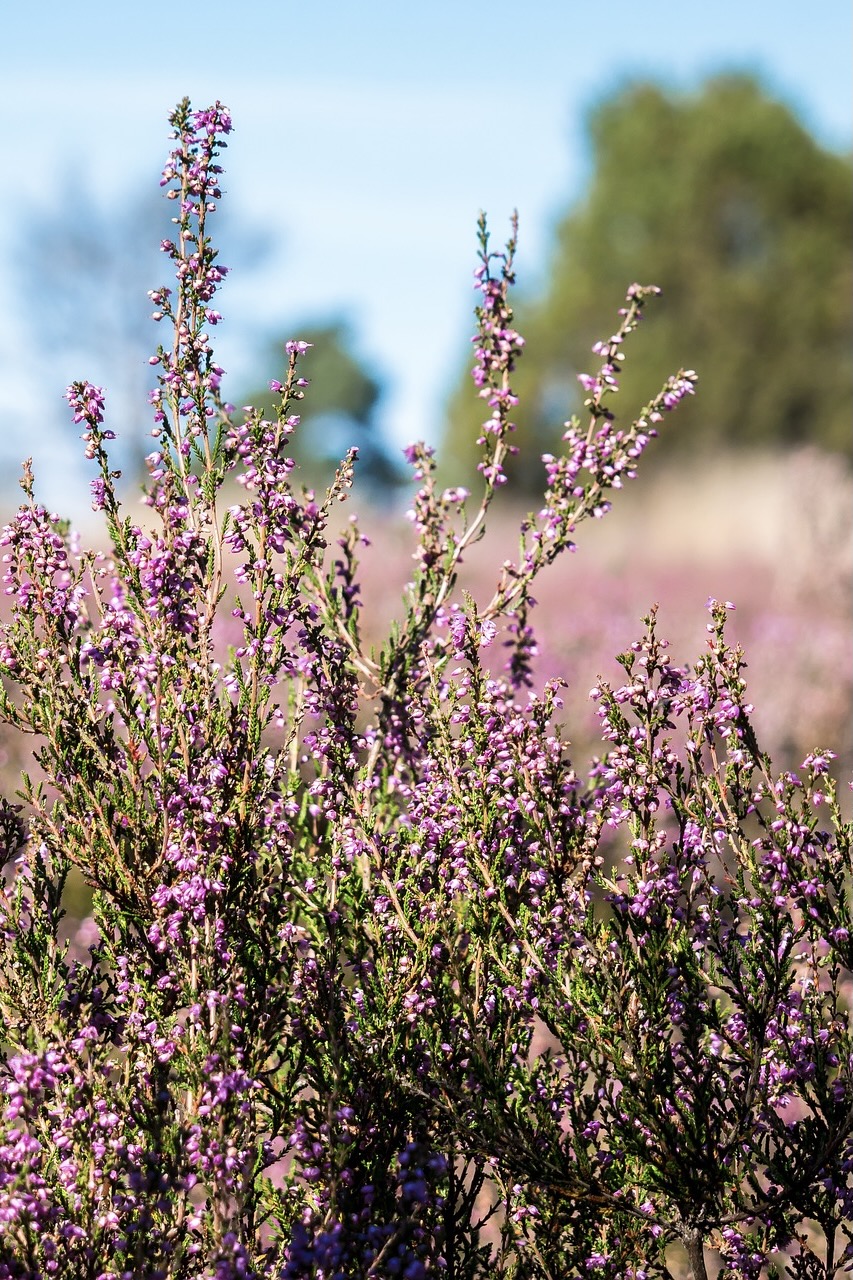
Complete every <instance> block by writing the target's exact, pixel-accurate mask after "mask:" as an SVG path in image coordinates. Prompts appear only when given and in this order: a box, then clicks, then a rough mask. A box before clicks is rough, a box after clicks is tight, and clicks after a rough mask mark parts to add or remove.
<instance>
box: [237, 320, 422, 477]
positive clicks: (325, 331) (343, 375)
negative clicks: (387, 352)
mask: <svg viewBox="0 0 853 1280" xmlns="http://www.w3.org/2000/svg"><path fill="white" fill-rule="evenodd" d="M293 334H294V336H296V337H298V338H299V339H301V340H302V341H304V342H309V343H310V344H311V349H310V350H309V351H307V352H306V353H305V355H304V356H303V357H302V360H301V363H300V369H301V372H302V376H303V377H305V378H307V379H308V380H309V382H310V386H309V387H308V388H307V390H306V394H305V399H304V400H303V401H302V403H301V405H300V408H299V416H300V419H301V421H300V425H299V428H298V430H297V431H296V432H295V433H294V435H293V436H292V437H291V449H290V452H291V455H292V456H293V457H294V458H295V459H296V460H297V462H298V463H299V467H300V474H299V477H298V478H299V479H301V480H302V482H303V483H305V484H306V485H308V486H310V487H314V488H324V487H325V486H326V485H327V484H328V483H329V481H330V480H331V476H332V469H333V468H334V466H335V464H336V463H337V462H339V461H340V459H341V458H342V457H343V455H344V454H345V453H346V451H347V449H348V448H350V446H351V445H356V446H357V447H358V451H359V468H358V470H359V478H360V485H362V486H366V487H367V488H368V489H373V490H374V495H375V494H376V492H377V491H380V492H381V491H382V490H385V489H387V488H389V487H390V486H392V485H394V484H397V483H399V482H400V481H401V480H402V478H403V473H402V469H401V467H400V466H399V465H398V464H397V462H396V461H395V460H394V458H393V457H392V456H391V454H390V452H389V451H388V448H387V446H386V445H385V442H384V441H383V440H382V438H381V436H380V434H379V431H378V428H377V425H376V416H375V414H376V407H377V405H378V403H379V401H380V399H381V397H382V385H381V383H380V381H379V380H378V379H377V377H376V375H375V374H374V373H373V372H371V371H369V370H368V369H366V368H365V366H364V365H363V364H362V363H361V361H360V360H359V358H358V357H357V355H356V354H355V352H354V350H353V339H352V334H351V332H350V329H349V326H348V325H347V324H346V323H345V322H344V321H342V320H333V321H330V322H328V323H326V324H323V325H308V326H297V328H296V329H294V330H293ZM285 363H286V356H285V354H284V339H282V340H280V341H276V342H274V343H273V344H272V345H271V347H270V351H269V355H268V356H267V358H266V360H265V362H264V365H263V368H264V369H265V370H266V371H268V375H269V376H275V377H280V376H281V373H282V369H283V367H284V365H285ZM239 403H240V404H244V403H245V404H251V405H254V406H255V408H257V409H262V410H263V412H264V414H265V415H266V416H268V417H270V416H274V415H275V411H276V405H277V403H278V397H277V396H276V395H275V394H274V393H273V392H271V391H270V390H269V382H267V383H266V384H265V385H264V386H263V387H261V388H259V389H256V390H254V391H249V392H248V393H247V394H246V395H245V396H244V397H243V396H241V398H240V401H239Z"/></svg>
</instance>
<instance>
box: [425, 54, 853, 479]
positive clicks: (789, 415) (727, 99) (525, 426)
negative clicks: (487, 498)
mask: <svg viewBox="0 0 853 1280" xmlns="http://www.w3.org/2000/svg"><path fill="white" fill-rule="evenodd" d="M589 137H590V144H591V148H592V168H593V176H592V181H591V184H590V186H589V189H588V191H587V193H586V195H585V196H584V198H583V199H582V201H581V202H580V203H579V204H577V205H575V206H574V207H573V208H572V209H570V211H569V212H568V214H567V215H566V216H565V217H564V218H563V220H562V221H561V223H560V224H559V226H558V228H557V234H556V244H555V247H554V252H553V258H552V263H551V267H550V270H549V271H548V275H547V282H546V286H545V289H544V292H543V293H542V294H541V296H538V297H531V298H529V299H528V301H527V304H526V306H525V305H524V304H520V305H519V306H518V308H517V311H518V322H519V327H520V328H521V329H522V331H523V332H524V333H525V334H526V337H527V345H526V348H525V357H524V359H523V360H522V361H521V364H520V365H519V369H518V372H517V374H516V376H515V390H516V393H517V395H518V396H519V400H520V405H519V408H518V410H517V413H516V416H517V424H518V432H517V436H516V443H518V444H519V445H520V446H521V449H520V457H519V458H518V459H517V460H516V462H515V463H514V464H513V463H512V462H510V463H509V464H508V466H507V472H508V474H509V475H511V477H512V479H513V480H514V482H515V483H516V484H519V485H520V486H521V487H523V488H524V490H525V491H526V492H535V491H537V490H538V488H539V487H540V485H541V476H542V467H541V463H540V462H539V460H538V459H539V455H541V454H542V453H543V452H546V451H553V452H557V445H558V441H559V438H560V424H561V423H562V422H563V420H564V419H565V418H567V417H568V416H569V415H570V414H571V413H573V412H576V411H577V409H578V406H579V404H580V401H581V399H582V392H581V390H580V388H579V386H578V383H577V374H578V373H582V372H589V371H590V369H591V357H590V354H589V348H590V346H591V344H592V343H593V341H595V340H596V339H600V338H606V336H607V333H608V332H609V330H608V328H607V326H608V324H609V319H608V316H607V311H606V304H605V303H603V301H602V300H603V299H606V298H607V297H608V296H611V295H612V294H613V293H614V291H616V292H619V291H620V290H621V289H623V288H624V284H625V281H626V280H631V279H653V280H655V281H656V282H658V283H659V284H660V285H661V287H662V290H663V299H662V303H661V305H660V307H659V312H658V317H657V321H656V323H655V325H654V326H653V328H652V329H651V330H650V331H648V332H645V333H641V334H640V335H639V336H638V338H637V339H636V340H635V343H634V352H633V360H632V364H631V369H630V372H628V373H626V375H625V381H624V388H625V390H626V391H627V392H628V393H629V394H630V395H631V396H632V397H636V398H638V399H640V400H642V399H644V398H647V396H648V394H649V392H650V391H651V390H652V389H653V388H654V386H655V385H657V384H658V383H659V382H660V374H661V371H662V370H663V369H664V367H665V364H666V352H668V351H672V350H673V348H674V347H677V348H678V349H679V350H681V351H683V352H684V353H685V356H686V357H687V358H688V359H689V360H690V362H691V363H692V364H693V365H694V366H695V367H696V369H697V370H698V372H699V374H700V376H701V374H702V371H703V370H713V378H707V379H705V381H704V388H703V395H702V397H701V402H695V403H691V404H688V405H686V406H685V407H684V411H683V417H682V420H681V422H680V426H679V430H678V432H676V433H674V435H673V437H672V441H671V445H672V447H673V448H678V447H679V444H680V445H681V447H683V448H690V449H691V450H694V449H695V448H696V447H697V445H699V446H714V445H717V444H722V443H725V444H727V445H734V446H740V445H746V446H750V447H756V446H757V447H760V446H765V445H777V444H779V445H793V444H795V443H800V442H812V443H815V444H818V445H821V446H823V447H825V448H828V449H831V450H845V451H846V450H847V449H848V447H849V437H850V431H849V419H850V402H851V390H853V358H851V348H850V329H851V305H850V283H851V274H853V265H852V264H853V255H851V246H850V224H851V212H853V200H851V186H850V163H849V159H848V158H847V157H842V156H839V155H835V154H832V153H830V152H827V151H825V150H822V149H821V148H820V147H819V146H818V144H817V143H816V142H815V140H814V139H813V138H812V137H811V136H810V135H809V134H808V132H807V131H806V130H805V129H804V128H803V127H802V125H801V124H800V123H799V122H798V121H797V120H796V119H795V117H794V116H793V115H792V114H791V112H790V111H789V110H788V108H787V107H785V106H783V105H782V104H780V103H778V102H775V101H773V100H772V99H771V98H769V97H768V96H767V94H766V93H765V92H764V90H763V89H762V88H761V87H760V86H759V85H758V84H757V83H756V82H755V81H753V80H751V79H749V78H747V77H742V76H726V77H721V78H718V79H715V80H711V81H709V82H708V83H707V84H706V85H705V86H704V87H703V88H702V89H701V91H700V92H698V93H696V94H694V95H691V96H680V95H675V94H672V93H670V92H668V91H666V90H665V89H663V88H661V87H659V86H656V85H652V84H639V85H634V86H632V87H629V88H627V89H624V90H623V91H621V92H620V93H619V94H618V95H617V96H615V97H613V98H611V99H609V100H607V101H606V102H604V103H602V104H601V105H599V106H598V107H597V108H596V109H595V110H594V111H593V113H592V115H591V117H590V121H589ZM484 416H485V415H484V414H483V412H482V406H481V405H480V404H479V403H478V401H477V400H476V398H475V396H474V393H473V391H472V388H471V383H470V379H469V377H468V375H467V371H466V376H465V380H464V386H460V387H459V389H458V390H457V392H456V394H455V396H454V398H453V401H452V404H451V409H450V425H449V429H448V433H447V437H446V441H445V448H444V451H443V452H444V458H443V460H444V461H445V462H446V463H447V464H448V466H449V465H450V463H451V462H452V463H453V464H454V473H455V474H456V473H457V472H456V470H455V469H456V468H458V466H459V464H462V465H463V466H465V467H466V468H467V470H468V472H469V474H470V472H471V471H472V470H473V467H474V465H475V463H476V458H475V456H474V455H475V449H474V446H473V443H469V442H472V441H473V438H474V435H475V434H476V426H477V424H478V422H479V421H480V419H481V418H482V417H484Z"/></svg>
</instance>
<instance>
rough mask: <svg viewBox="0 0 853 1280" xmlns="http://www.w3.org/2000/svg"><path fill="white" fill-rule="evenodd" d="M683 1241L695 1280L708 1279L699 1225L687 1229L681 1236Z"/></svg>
mask: <svg viewBox="0 0 853 1280" xmlns="http://www.w3.org/2000/svg"><path fill="white" fill-rule="evenodd" d="M681 1243H682V1244H683V1245H684V1248H685V1251H686V1253H687V1261H688V1262H689V1264H690V1274H691V1276H692V1277H693V1280H708V1272H707V1270H706V1268H705V1249H704V1244H703V1240H702V1233H701V1231H699V1229H698V1228H697V1227H692V1228H691V1229H690V1230H689V1231H685V1232H684V1234H683V1235H682V1237H681Z"/></svg>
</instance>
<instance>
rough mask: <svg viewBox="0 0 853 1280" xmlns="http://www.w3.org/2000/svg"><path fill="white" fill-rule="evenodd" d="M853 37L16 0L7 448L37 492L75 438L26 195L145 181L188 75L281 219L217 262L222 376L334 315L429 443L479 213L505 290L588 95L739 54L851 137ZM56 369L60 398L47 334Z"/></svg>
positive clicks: (509, 8)
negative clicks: (35, 289) (23, 315)
mask: <svg viewBox="0 0 853 1280" xmlns="http://www.w3.org/2000/svg"><path fill="white" fill-rule="evenodd" d="M852 35H853V8H851V6H850V5H849V3H848V2H847V0H843V2H842V0H825V2H824V3H823V4H821V5H813V6H805V5H803V4H802V0H799V2H797V3H795V2H794V0H776V2H775V3H772V4H771V3H769V0H768V2H767V3H764V2H761V3H758V2H753V3H748V2H746V0H740V2H739V3H734V2H733V0H715V3H714V4H713V5H704V4H703V5H699V4H695V3H694V4H687V3H684V0H680V2H677V0H645V3H642V4H638V3H627V0H613V3H611V4H609V5H607V6H591V5H583V6H581V5H577V4H573V3H571V2H570V0H563V3H556V2H555V0H542V2H540V3H536V0H527V3H526V4H524V5H523V6H522V5H515V4H510V3H507V2H506V0H493V2H492V3H490V4H476V5H475V4H471V3H467V2H466V0H433V2H432V3H430V4H429V5H411V4H405V3H401V2H400V0H396V2H394V3H390V2H388V0H380V2H379V3H361V4H356V3H353V2H350V3H345V2H343V0H326V2H324V0H314V2H313V3H307V4H306V3H302V4H298V5H297V4H293V3H290V2H289V0H279V2H278V3H267V2H254V3H253V2H252V0H244V3H243V4H242V5H239V6H238V5H233V4H225V3H221V0H208V2H207V3H205V4H204V5H196V6H194V5H192V4H191V3H184V4H183V5H175V4H174V3H168V4H167V3H163V2H162V0H147V3H146V4H145V5H125V4H116V3H115V0H111V2H110V3H97V4H95V3H86V0H81V2H78V3H76V4H74V5H69V4H67V3H55V0H48V2H47V3H44V2H43V3H40V4H38V5H36V4H30V5H24V4H12V3H11V2H10V3H9V4H8V6H7V8H6V11H5V13H4V19H3V42H2V43H3V48H2V52H0V108H2V118H3V120H4V130H3V135H2V141H0V146H2V148H3V151H4V153H5V154H4V156H3V173H4V187H5V199H4V200H3V201H2V205H0V252H2V253H3V255H4V256H5V262H4V263H3V271H2V273H0V290H2V292H0V413H2V417H3V428H4V429H3V435H4V447H3V454H4V455H5V456H6V457H7V458H9V459H10V460H11V459H14V460H15V465H16V464H17V458H18V456H19V455H23V454H24V453H28V452H33V453H34V455H35V457H36V462H37V465H41V467H42V471H43V472H44V478H45V480H46V482H47V487H48V488H49V489H50V491H51V497H52V496H53V494H54V493H56V494H58V495H61V496H66V495H64V493H63V486H64V478H65V477H64V475H61V474H60V470H61V469H60V467H59V466H57V463H60V464H62V467H64V465H65V461H66V460H67V459H69V458H71V457H72V456H73V451H74V449H75V447H76V446H75V442H74V437H73V433H72V432H71V431H70V429H69V435H68V436H67V437H65V439H64V442H62V441H61V440H60V439H59V438H58V437H57V434H56V432H55V431H53V430H52V429H48V427H47V425H46V422H45V410H44V404H45V403H46V402H47V401H46V400H45V396H44V394H43V393H41V392H39V390H38V388H36V387H35V386H34V384H33V379H34V377H35V366H34V365H33V364H32V362H31V361H29V360H28V358H27V350H26V342H25V341H23V339H22V336H21V334H22V330H21V326H20V325H19V324H18V323H17V322H16V318H15V308H16V305H17V304H16V301H15V296H14V294H13V292H12V285H11V278H12V272H11V266H12V265H13V264H11V263H10V256H11V254H12V253H13V252H14V244H15V242H16V236H19V235H20V234H21V225H20V224H21V216H22V215H21V211H22V209H24V208H26V207H27V205H28V203H31V202H39V203H42V202H44V203H49V202H50V200H51V199H52V198H54V193H57V194H58V192H59V190H60V179H61V178H62V177H63V175H65V174H67V173H68V172H69V171H71V170H75V171H77V172H78V173H79V174H80V177H81V179H82V180H83V181H85V182H87V183H90V184H91V185H92V186H93V187H94V188H95V189H96V190H97V191H98V192H99V193H100V195H101V196H102V198H103V199H104V200H107V199H109V200H113V201H114V202H115V205H116V207H117V208H118V207H120V203H121V200H122V198H123V197H125V196H126V195H130V194H133V193H137V192H139V191H140V190H142V189H143V188H144V184H146V183H148V184H149V185H150V186H151V187H152V188H153V187H155V186H156V183H157V177H158V173H159V167H160V165H161V163H162V158H163V156H164V154H165V151H166V148H167V145H168V144H167V132H168V130H167V126H166V124H165V118H166V116H167V114H168V111H169V110H170V108H171V106H172V105H173V104H174V102H175V101H176V100H177V99H179V98H180V97H182V96H183V95H184V94H189V95H190V97H191V98H192V99H193V101H194V102H196V103H197V104H198V105H202V104H206V103H207V102H209V101H212V100H214V99H216V98H218V99H220V100H221V101H223V102H225V103H226V104H227V105H228V106H229V107H230V108H231V111H232V113H233V116H234V120H235V133H234V135H233V138H232V141H231V145H230V146H229V150H228V152H227V156H226V165H227V170H228V173H227V178H226V183H225V185H226V190H227V193H228V199H229V200H230V201H231V202H232V204H233V206H234V207H235V210H236V211H237V212H238V213H240V214H244V215H245V216H246V217H247V218H250V219H251V220H252V221H253V222H254V223H257V222H258V221H265V222H266V223H267V224H268V225H269V228H270V230H271V231H272V233H273V234H274V237H275V248H274V252H273V253H272V255H271V257H270V258H269V260H268V262H267V263H266V265H265V267H264V271H263V273H262V276H261V277H260V278H258V277H254V278H252V279H251V280H249V279H246V280H245V281H244V282H243V283H242V284H241V282H240V280H239V278H236V279H235V278H233V277H232V278H231V280H229V282H228V285H227V288H226V290H225V291H224V292H223V294H222V307H221V309H222V310H223V312H224V313H225V315H226V321H227V323H226V325H225V326H224V327H223V328H222V330H221V333H222V340H221V345H220V348H219V350H220V354H221V358H222V361H223V363H224V364H225V366H226V369H228V370H230V371H231V372H232V373H233V375H234V378H235V381H239V379H240V377H241V376H242V375H245V374H246V373H247V372H248V367H249V360H250V351H251V350H252V344H251V341H247V339H254V340H260V339H262V338H263V337H264V336H265V335H266V334H267V333H269V332H283V331H288V332H291V331H293V330H295V329H298V321H299V320H300V319H302V320H310V319H321V318H323V317H324V316H328V315H330V314H344V315H346V316H348V317H349V318H350V319H351V321H352V323H353V326H354V329H355V331H356V333H357V335H358V340H359V347H360V349H361V351H362V353H363V354H364V356H365V357H367V358H368V359H369V360H370V361H371V362H372V363H374V364H375V365H376V367H377V368H378V369H380V370H381V371H382V372H383V373H384V374H385V375H386V377H387V379H388V382H389V393H388V395H387V397H386V400H385V402H384V406H383V423H384V425H385V427H386V430H387V432H388V434H389V436H390V437H391V438H392V439H393V440H394V441H396V442H398V443H401V444H402V443H404V442H406V441H407V440H409V439H412V438H415V437H426V438H432V439H434V438H435V437H436V434H437V431H438V429H439V427H440V424H441V412H442V404H443V402H444V400H445V398H446V395H447V392H448V389H449V387H450V385H451V384H452V382H453V380H454V376H455V372H456V370H457V369H458V366H459V359H460V353H462V352H464V350H465V342H466V338H467V336H468V334H469V331H470V325H471V319H470V316H471V308H472V306H473V293H472V291H471V288H470V285H471V272H472V269H473V266H474V251H475V221H476V217H477V212H478V210H479V209H480V208H485V209H486V210H487V212H488V214H489V217H490V222H491V225H492V227H493V229H494V231H495V234H496V236H500V235H502V234H503V231H504V229H505V227H506V223H507V219H508V216H509V214H510V212H511V210H512V209H513V207H516V206H517V207H518V210H519V214H520V219H521V248H520V254H519V275H520V283H521V284H522V285H527V286H528V287H532V286H533V285H534V284H535V282H536V281H537V280H538V279H541V277H542V275H543V273H544V271H545V269H546V265H547V254H548V247H549V236H550V231H551V228H552V226H553V223H554V221H555V219H556V218H557V217H558V216H559V215H560V213H561V212H562V211H563V210H564V209H565V207H566V205H567V203H568V201H569V199H570V198H571V197H573V196H575V195H577V194H578V193H579V192H580V191H581V190H582V186H583V180H584V175H585V172H586V163H587V157H586V154H585V150H584V138H583V127H582V126H583V117H584V112H585V110H586V109H587V108H588V107H589V105H590V104H591V103H593V102H595V101H597V100H598V99H599V98H601V97H602V96H605V95H607V94H609V93H611V92H612V91H613V90H614V89H616V88H617V87H618V86H620V85H621V84H622V83H624V82H625V81H626V80H627V79H635V78H641V77H652V78H655V79H657V80H661V81H665V82H666V83H668V84H670V85H672V86H673V87H675V88H689V87H691V86H692V85H694V84H696V83H697V82H698V81H699V80H700V79H701V78H702V77H703V76H705V75H707V74H709V73H712V72H714V71H719V70H722V69H740V70H749V71H754V72H757V73H758V74H759V75H761V77H762V78H763V80H764V81H765V83H766V85H767V87H768V88H769V89H770V90H771V91H773V92H774V93H776V94H778V95H779V96H780V97H782V98H783V99H784V100H785V101H787V102H788V103H789V104H790V105H791V106H792V107H793V108H794V109H795V110H796V111H797V112H798V114H799V115H800V117H801V118H802V119H803V121H804V122H805V123H806V124H807V126H808V127H810V128H811V129H812V130H813V131H814V132H815V133H816V135H817V136H818V138H819V139H820V140H821V141H822V142H823V143H824V144H825V145H827V146H832V147H838V148H849V147H850V146H851V134H852V133H853V127H852V126H851V106H850V102H851V80H853V74H852V73H851V52H850V50H851V36H852ZM155 283H158V282H157V281H152V286H153V285H154V284H155ZM155 336H156V335H155V332H154V330H153V327H152V342H153V341H154V338H155ZM295 336H298V334H295ZM31 366H32V367H31ZM56 368H57V386H56V394H57V397H58V396H59V395H60V394H61V390H62V387H63V386H64V381H65V378H64V369H63V362H62V353H60V352H57V353H56ZM85 374H86V371H85V370H80V371H79V376H85ZM75 376H77V375H75ZM270 376H274V371H270ZM50 404H51V405H53V404H58V400H57V401H54V399H53V397H52V396H51V397H50ZM60 414H61V410H59V409H57V411H56V418H57V420H61V419H60ZM119 429H120V424H119Z"/></svg>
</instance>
